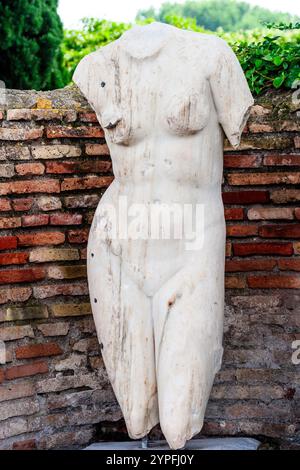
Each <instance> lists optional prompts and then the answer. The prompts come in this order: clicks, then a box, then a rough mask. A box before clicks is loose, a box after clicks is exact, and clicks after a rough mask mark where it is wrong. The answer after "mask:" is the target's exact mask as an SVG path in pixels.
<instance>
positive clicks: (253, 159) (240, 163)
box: [224, 155, 260, 168]
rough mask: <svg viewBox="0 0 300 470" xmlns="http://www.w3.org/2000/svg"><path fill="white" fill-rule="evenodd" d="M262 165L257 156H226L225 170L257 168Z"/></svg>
mask: <svg viewBox="0 0 300 470" xmlns="http://www.w3.org/2000/svg"><path fill="white" fill-rule="evenodd" d="M259 165H260V159H259V158H258V157H257V155H225V156H224V168H256V167H258V166H259Z"/></svg>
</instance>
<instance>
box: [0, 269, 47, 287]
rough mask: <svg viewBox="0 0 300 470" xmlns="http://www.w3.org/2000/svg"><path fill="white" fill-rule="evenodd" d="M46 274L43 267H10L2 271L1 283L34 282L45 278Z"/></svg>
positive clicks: (0, 274)
mask: <svg viewBox="0 0 300 470" xmlns="http://www.w3.org/2000/svg"><path fill="white" fill-rule="evenodd" d="M45 276H46V273H45V270H44V269H43V268H27V269H8V270H5V271H4V270H3V271H1V272H0V283H1V284H11V283H13V282H34V281H38V280H41V279H44V277H45Z"/></svg>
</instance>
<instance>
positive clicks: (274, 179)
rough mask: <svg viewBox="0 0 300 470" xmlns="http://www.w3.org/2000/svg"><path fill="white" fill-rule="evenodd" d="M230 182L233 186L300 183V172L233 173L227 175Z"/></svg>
mask: <svg viewBox="0 0 300 470" xmlns="http://www.w3.org/2000/svg"><path fill="white" fill-rule="evenodd" d="M227 178H228V182H229V184H232V185H233V186H244V185H261V184H299V183H300V172H298V173H287V172H282V173H232V174H230V175H228V176H227Z"/></svg>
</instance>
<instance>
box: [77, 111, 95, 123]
mask: <svg viewBox="0 0 300 470" xmlns="http://www.w3.org/2000/svg"><path fill="white" fill-rule="evenodd" d="M78 121H82V122H98V119H97V115H96V113H79V116H78Z"/></svg>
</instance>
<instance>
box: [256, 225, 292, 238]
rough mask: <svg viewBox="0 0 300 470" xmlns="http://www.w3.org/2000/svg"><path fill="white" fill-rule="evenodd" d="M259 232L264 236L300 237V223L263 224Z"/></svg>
mask: <svg viewBox="0 0 300 470" xmlns="http://www.w3.org/2000/svg"><path fill="white" fill-rule="evenodd" d="M258 233H259V236H260V237H263V238H300V224H286V225H279V224H278V225H262V226H261V227H259V230H258Z"/></svg>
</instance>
